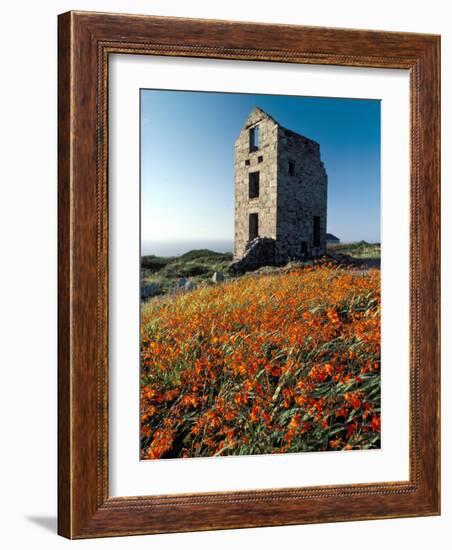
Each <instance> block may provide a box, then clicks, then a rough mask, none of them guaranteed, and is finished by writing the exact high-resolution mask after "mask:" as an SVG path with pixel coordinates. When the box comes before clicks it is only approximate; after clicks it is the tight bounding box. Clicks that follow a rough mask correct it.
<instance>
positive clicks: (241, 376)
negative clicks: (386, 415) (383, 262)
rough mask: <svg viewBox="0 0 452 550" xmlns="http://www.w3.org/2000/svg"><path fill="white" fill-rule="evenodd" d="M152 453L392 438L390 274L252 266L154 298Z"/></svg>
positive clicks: (145, 357)
mask: <svg viewBox="0 0 452 550" xmlns="http://www.w3.org/2000/svg"><path fill="white" fill-rule="evenodd" d="M141 332H142V333H141V401H140V402H141V457H142V458H143V459H157V458H183V457H200V456H210V457H211V456H220V455H250V454H263V453H285V452H302V451H338V450H349V449H375V448H379V447H380V272H379V270H378V269H369V270H355V269H352V268H344V267H340V266H335V265H328V264H319V265H315V266H305V267H301V266H300V267H296V268H293V269H290V270H281V271H277V272H271V273H269V274H249V275H245V276H243V277H240V278H236V279H230V280H228V281H226V282H224V283H222V284H219V285H213V286H206V287H200V288H197V289H195V290H193V291H191V292H187V293H183V294H179V295H171V296H170V295H167V296H163V297H159V298H155V299H152V300H150V301H149V302H147V303H146V304H144V305H143V307H142V320H141Z"/></svg>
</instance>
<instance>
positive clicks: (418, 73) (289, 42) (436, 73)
mask: <svg viewBox="0 0 452 550" xmlns="http://www.w3.org/2000/svg"><path fill="white" fill-rule="evenodd" d="M58 52H59V62H58V73H59V74H58V86H59V93H58V117H59V126H58V152H59V159H58V210H59V222H58V231H59V243H58V293H59V294H58V296H59V315H58V340H59V344H58V362H59V368H58V402H59V404H58V407H59V409H58V424H59V427H58V458H59V467H58V532H59V534H61V535H63V536H65V537H68V538H87V537H103V536H116V535H132V534H146V533H161V532H178V531H198V530H209V529H230V528H239V527H258V526H271V525H291V524H302V523H316V522H334V521H350V520H363V519H374V518H375V519H377V518H394V517H410V516H429V515H437V514H439V513H440V423H439V412H440V407H439V395H440V374H439V334H440V332H439V315H440V302H439V299H440V290H439V285H440V256H439V255H440V234H439V231H440V214H439V209H440V143H439V139H440V138H439V135H440V123H439V113H440V110H439V107H440V99H439V97H440V95H439V93H440V81H439V79H440V68H439V67H440V38H439V37H438V36H434V35H426V34H411V33H395V32H380V31H364V30H343V29H331V28H321V27H301V26H293V25H267V24H257V23H244V22H229V21H213V20H212V21H211V20H195V19H182V18H166V17H150V16H138V15H120V14H101V13H89V12H69V13H65V14H63V15H60V16H59V41H58ZM112 53H127V54H137V55H159V56H162V55H164V56H186V57H204V58H218V59H240V60H261V61H263V60H265V61H272V62H290V63H300V64H322V65H323V64H326V65H341V66H349V67H374V68H401V69H407V70H409V73H410V107H411V136H410V141H411V149H410V158H411V160H410V164H411V176H410V178H411V181H410V197H411V199H410V200H411V204H410V216H411V219H410V459H409V462H410V478H409V481H401V482H387V483H376V484H375V483H374V484H372V483H371V484H357V485H335V486H322V487H296V488H292V489H272V490H253V491H232V492H226V493H209V494H201V493H200V494H181V495H167V496H152V497H128V496H124V497H110V496H109V492H108V383H107V382H108V227H109V225H108V169H107V167H108V153H107V151H108V149H107V146H108V124H107V122H108V103H107V91H108V60H109V55H110V54H112Z"/></svg>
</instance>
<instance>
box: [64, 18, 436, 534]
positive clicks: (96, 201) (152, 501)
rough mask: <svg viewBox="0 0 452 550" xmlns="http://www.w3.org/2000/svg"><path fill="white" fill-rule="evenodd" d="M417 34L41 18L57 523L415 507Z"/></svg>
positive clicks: (422, 492)
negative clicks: (54, 59)
mask: <svg viewBox="0 0 452 550" xmlns="http://www.w3.org/2000/svg"><path fill="white" fill-rule="evenodd" d="M439 46H440V40H439V37H438V36H432V35H421V34H410V33H388V32H380V31H378V32H377V31H362V30H342V29H328V28H320V27H319V28H314V27H301V26H293V25H263V24H255V23H243V22H240V23H239V22H237V23H236V22H225V21H209V20H194V19H180V18H162V17H151V16H134V15H120V14H98V13H88V12H69V13H65V14H63V15H61V16H60V17H59V177H58V180H59V183H58V185H59V188H58V195H59V390H58V391H59V394H58V395H59V429H58V430H59V431H58V436H59V473H58V480H59V512H58V516H59V519H58V524H59V533H60V534H61V535H63V536H65V537H68V538H87V537H101V536H115V535H126V534H146V533H160V532H177V531H190V530H191V531H194V530H206V529H226V528H237V527H257V526H269V525H289V524H300V523H314V522H328V521H346V520H359V519H373V518H375V519H377V518H391V517H407V516H426V515H435V514H439V510H440V495H439V492H440V484H439V469H440V465H439V265H440V264H439V244H440V240H439V219H440V218H439V207H440V197H439V180H440V173H439V166H440V165H439V151H440V148H439Z"/></svg>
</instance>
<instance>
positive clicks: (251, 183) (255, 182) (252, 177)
mask: <svg viewBox="0 0 452 550" xmlns="http://www.w3.org/2000/svg"><path fill="white" fill-rule="evenodd" d="M258 196H259V172H250V173H249V174H248V198H250V199H257V197H258Z"/></svg>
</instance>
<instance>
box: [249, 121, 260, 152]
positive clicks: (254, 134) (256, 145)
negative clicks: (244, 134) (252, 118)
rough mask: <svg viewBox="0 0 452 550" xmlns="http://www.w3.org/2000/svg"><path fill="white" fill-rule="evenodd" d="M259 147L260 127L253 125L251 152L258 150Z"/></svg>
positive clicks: (251, 130)
mask: <svg viewBox="0 0 452 550" xmlns="http://www.w3.org/2000/svg"><path fill="white" fill-rule="evenodd" d="M258 149H259V128H258V127H257V126H253V128H250V152H252V151H257V150H258Z"/></svg>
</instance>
